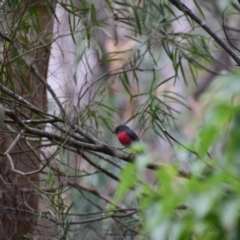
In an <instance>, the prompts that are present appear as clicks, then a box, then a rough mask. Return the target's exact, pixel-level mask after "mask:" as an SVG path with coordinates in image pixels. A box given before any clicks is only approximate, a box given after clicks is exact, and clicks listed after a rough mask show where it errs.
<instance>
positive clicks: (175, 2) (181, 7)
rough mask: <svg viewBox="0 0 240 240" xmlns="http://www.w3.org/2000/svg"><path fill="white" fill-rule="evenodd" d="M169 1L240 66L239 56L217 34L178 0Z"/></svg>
mask: <svg viewBox="0 0 240 240" xmlns="http://www.w3.org/2000/svg"><path fill="white" fill-rule="evenodd" d="M169 1H170V2H171V3H172V4H173V5H174V6H175V7H176V8H178V9H179V10H180V11H181V12H183V13H185V14H186V15H188V16H189V17H190V18H191V19H192V20H194V21H195V22H197V23H198V24H199V25H200V26H201V27H202V28H203V29H204V30H205V31H206V32H207V33H208V34H209V35H210V36H211V37H212V38H213V39H214V40H215V41H216V42H217V43H218V44H219V45H220V46H221V47H222V48H223V49H224V50H225V51H226V52H228V54H229V55H230V56H231V57H232V58H233V59H234V61H235V62H236V63H237V65H238V66H240V57H239V55H238V54H237V53H236V52H235V51H234V50H233V49H232V48H231V47H229V46H228V45H227V44H226V43H225V42H224V41H223V39H222V38H221V37H220V36H219V35H218V34H216V33H215V32H213V30H212V29H211V28H210V27H209V26H208V25H207V24H206V23H205V22H204V21H202V20H201V19H200V18H199V17H198V16H196V15H195V14H194V13H193V12H192V11H191V9H189V8H188V7H187V6H186V5H185V4H183V3H182V2H181V1H179V0H169Z"/></svg>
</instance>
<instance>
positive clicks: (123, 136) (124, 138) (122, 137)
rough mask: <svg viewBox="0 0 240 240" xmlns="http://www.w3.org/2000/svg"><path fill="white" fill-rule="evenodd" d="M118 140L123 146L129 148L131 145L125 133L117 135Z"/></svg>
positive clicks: (129, 138) (130, 140)
mask: <svg viewBox="0 0 240 240" xmlns="http://www.w3.org/2000/svg"><path fill="white" fill-rule="evenodd" d="M117 136H118V140H119V142H120V143H121V144H122V145H123V146H129V145H130V144H131V143H132V139H131V137H130V136H128V134H127V133H126V132H120V133H118V135H117Z"/></svg>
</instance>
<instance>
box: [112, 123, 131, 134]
mask: <svg viewBox="0 0 240 240" xmlns="http://www.w3.org/2000/svg"><path fill="white" fill-rule="evenodd" d="M128 130H130V128H129V127H128V126H126V125H119V126H117V127H116V128H115V130H114V131H113V133H116V134H118V133H120V132H124V131H128Z"/></svg>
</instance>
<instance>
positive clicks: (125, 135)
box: [113, 125, 139, 147]
mask: <svg viewBox="0 0 240 240" xmlns="http://www.w3.org/2000/svg"><path fill="white" fill-rule="evenodd" d="M113 133H116V134H117V137H118V140H119V142H120V143H121V144H122V145H123V146H125V147H128V146H130V145H131V144H132V143H133V142H136V141H139V138H138V136H137V134H136V133H135V132H134V131H133V130H131V129H130V128H129V127H128V126H126V125H119V126H117V127H116V128H115V130H114V131H113Z"/></svg>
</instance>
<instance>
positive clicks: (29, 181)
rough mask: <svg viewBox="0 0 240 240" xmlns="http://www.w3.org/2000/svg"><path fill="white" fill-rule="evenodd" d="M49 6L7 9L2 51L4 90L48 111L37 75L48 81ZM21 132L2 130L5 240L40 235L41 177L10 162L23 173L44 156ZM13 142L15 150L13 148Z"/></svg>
mask: <svg viewBox="0 0 240 240" xmlns="http://www.w3.org/2000/svg"><path fill="white" fill-rule="evenodd" d="M47 4H48V3H47V1H36V0H32V1H20V0H19V1H18V4H16V5H15V6H13V5H11V6H10V4H9V5H8V4H6V6H5V9H4V10H5V12H6V13H8V15H7V14H6V15H5V19H4V20H5V21H6V22H5V23H6V24H5V29H4V30H5V32H7V33H9V34H8V35H7V38H8V39H7V38H6V39H5V40H6V41H5V43H4V47H3V48H4V49H3V52H4V56H3V62H4V64H3V66H4V67H2V68H1V72H2V73H3V74H2V75H3V76H4V80H3V81H4V86H6V87H8V88H9V89H11V90H12V91H14V92H15V93H17V94H18V95H19V96H21V97H23V98H24V99H26V100H27V101H29V102H30V103H31V104H33V105H35V106H36V107H38V108H39V109H42V110H43V111H44V112H46V109H47V99H46V89H45V86H44V84H43V83H42V82H41V81H40V80H39V77H37V76H36V71H37V72H38V73H39V74H40V75H41V76H42V77H43V78H44V79H46V76H47V69H48V60H49V53H50V51H49V45H50V41H51V34H52V20H53V19H52V18H53V13H52V12H51V11H50V7H49V6H48V5H47ZM51 4H53V3H52V2H51ZM52 7H53V9H54V6H52ZM9 12H10V14H9ZM32 66H34V68H32ZM2 97H3V99H7V100H3V101H4V102H3V105H4V106H5V107H6V108H7V109H10V110H11V111H13V112H14V113H15V114H16V115H17V116H20V117H21V118H22V119H24V118H25V119H30V118H31V119H33V118H35V117H36V115H35V114H33V113H32V111H31V109H28V108H26V107H25V106H23V105H22V104H20V103H19V102H17V101H16V99H13V98H12V99H11V98H9V96H6V95H3V94H2ZM42 127H43V126H42ZM20 131H21V129H20V128H18V127H15V126H14V125H10V124H8V125H5V126H3V127H2V129H1V136H0V150H1V152H3V153H5V154H4V157H2V158H1V162H0V164H1V166H0V174H1V177H0V205H1V210H0V239H25V238H26V235H31V234H38V233H37V228H36V220H35V218H34V214H33V213H35V212H36V210H37V209H38V202H39V199H38V198H39V197H38V195H37V192H36V191H33V188H35V189H36V186H37V184H38V183H39V174H38V173H36V174H32V175H29V176H24V175H23V174H19V173H16V172H14V171H12V170H13V166H12V165H11V164H10V163H11V161H12V162H13V164H14V168H15V169H17V170H20V171H22V172H24V173H26V172H30V171H34V170H37V169H38V168H39V166H40V164H39V163H40V151H39V150H38V149H36V150H33V148H35V147H36V146H37V145H38V144H39V142H38V141H36V140H35V141H32V140H31V139H29V140H28V139H26V138H22V137H21V134H20ZM17 137H21V138H20V139H19V141H15V140H16V138H17ZM14 141H15V143H14V146H13V147H10V146H11V144H12V143H13V142H14ZM6 153H7V154H6ZM36 219H37V218H36Z"/></svg>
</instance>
